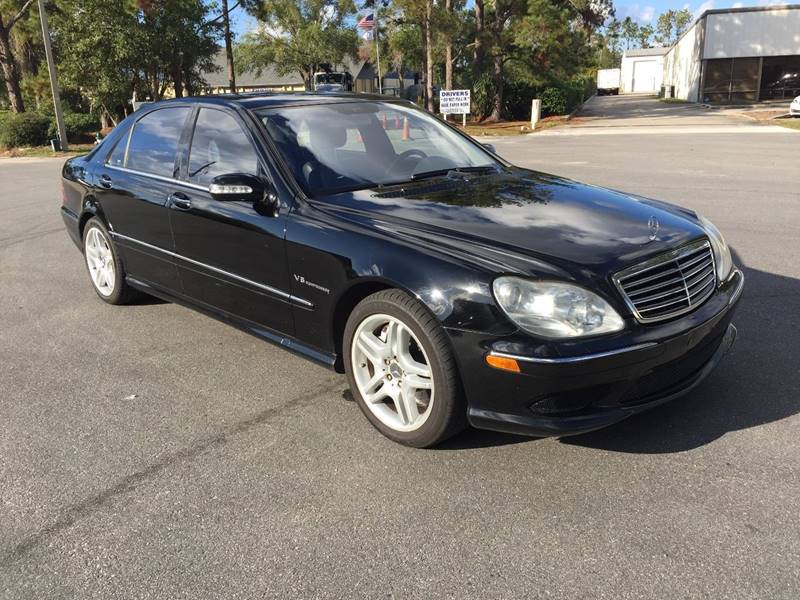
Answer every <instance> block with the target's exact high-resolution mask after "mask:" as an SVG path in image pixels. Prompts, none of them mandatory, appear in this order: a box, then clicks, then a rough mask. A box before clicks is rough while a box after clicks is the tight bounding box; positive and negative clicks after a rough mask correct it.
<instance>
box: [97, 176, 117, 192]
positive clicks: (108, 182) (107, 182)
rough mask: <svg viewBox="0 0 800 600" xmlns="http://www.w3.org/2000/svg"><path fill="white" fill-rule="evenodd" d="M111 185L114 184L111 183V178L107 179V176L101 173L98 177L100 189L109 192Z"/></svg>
mask: <svg viewBox="0 0 800 600" xmlns="http://www.w3.org/2000/svg"><path fill="white" fill-rule="evenodd" d="M113 183H114V182H113V181H111V177H109V176H108V175H106V174H105V173H103V174H102V175H100V185H101V186H102V187H104V188H106V189H107V190H110V189H111V186H112V185H113Z"/></svg>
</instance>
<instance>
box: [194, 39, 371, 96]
mask: <svg viewBox="0 0 800 600" xmlns="http://www.w3.org/2000/svg"><path fill="white" fill-rule="evenodd" d="M233 59H234V64H235V63H236V56H235V55H234V57H233ZM335 66H336V68H344V69H345V70H346V71H348V72H349V73H350V74H351V75H352V76H353V78H354V79H358V78H359V76H361V78H364V77H366V78H368V79H371V78H372V77H373V74H372V72H371V65H370V64H369V63H368V61H366V60H364V59H360V58H359V59H355V60H353V59H352V58H345V59H344V61H343V62H342V63H341V64H337V65H335ZM214 67H215V70H213V71H207V72H205V73H203V78H204V79H205V80H206V83H207V87H210V88H227V87H228V60H227V57H226V56H225V48H220V49H219V50H218V51H217V54H216V56H214ZM365 67H366V68H365ZM302 85H304V81H303V78H302V77H300V74H299V73H295V72H292V73H287V74H286V75H279V74H278V72H277V71H276V70H275V68H274V67H273V66H272V65H268V66H266V67H264V68H263V69H261V73H260V74H257V73H255V72H252V71H248V72H246V73H241V74H240V73H238V72H237V73H236V86H237V87H250V88H251V87H279V86H302Z"/></svg>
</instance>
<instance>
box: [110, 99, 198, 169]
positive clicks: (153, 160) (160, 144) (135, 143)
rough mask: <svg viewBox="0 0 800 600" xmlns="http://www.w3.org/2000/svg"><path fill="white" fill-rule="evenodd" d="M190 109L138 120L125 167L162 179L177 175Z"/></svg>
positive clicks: (165, 110)
mask: <svg viewBox="0 0 800 600" xmlns="http://www.w3.org/2000/svg"><path fill="white" fill-rule="evenodd" d="M189 112H190V110H189V107H188V106H175V107H171V108H162V109H159V110H156V111H153V112H151V113H150V114H147V115H145V116H144V117H142V118H141V119H139V120H138V121H137V122H136V124H135V125H134V127H133V133H132V135H131V140H130V143H129V144H128V159H127V162H126V164H125V166H126V167H127V168H129V169H133V170H134V171H142V172H143V173H152V174H153V175H161V176H163V177H174V176H175V156H176V154H177V152H178V142H179V141H180V139H181V134H182V133H183V127H184V124H185V123H186V117H188V116H189Z"/></svg>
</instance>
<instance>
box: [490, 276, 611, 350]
mask: <svg viewBox="0 0 800 600" xmlns="http://www.w3.org/2000/svg"><path fill="white" fill-rule="evenodd" d="M492 288H493V290H494V297H495V299H496V300H497V303H498V304H499V305H500V308H502V309H503V311H504V312H505V313H506V314H507V315H508V318H509V319H511V320H512V321H513V322H514V323H516V324H517V325H519V327H521V328H522V329H524V330H525V331H527V332H529V333H532V334H534V335H539V336H543V337H549V338H574V337H581V336H586V335H597V334H600V333H611V332H613V331H619V330H620V329H622V328H623V327H624V323H623V321H622V318H620V316H619V315H618V314H617V311H615V310H614V309H613V308H611V306H610V305H609V304H608V302H606V301H605V300H603V299H602V298H601V297H600V296H598V295H597V294H595V293H593V292H590V291H589V290H585V289H583V288H581V287H578V286H577V285H571V284H569V283H559V282H556V281H528V280H527V279H521V278H519V277H498V278H497V279H495V280H494V284H493V285H492Z"/></svg>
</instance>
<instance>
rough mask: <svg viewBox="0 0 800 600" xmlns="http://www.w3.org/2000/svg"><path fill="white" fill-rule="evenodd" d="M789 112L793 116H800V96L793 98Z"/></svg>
mask: <svg viewBox="0 0 800 600" xmlns="http://www.w3.org/2000/svg"><path fill="white" fill-rule="evenodd" d="M789 114H790V115H792V116H793V117H800V96H798V97H797V98H795V99H794V100H792V103H791V104H790V105H789Z"/></svg>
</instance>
